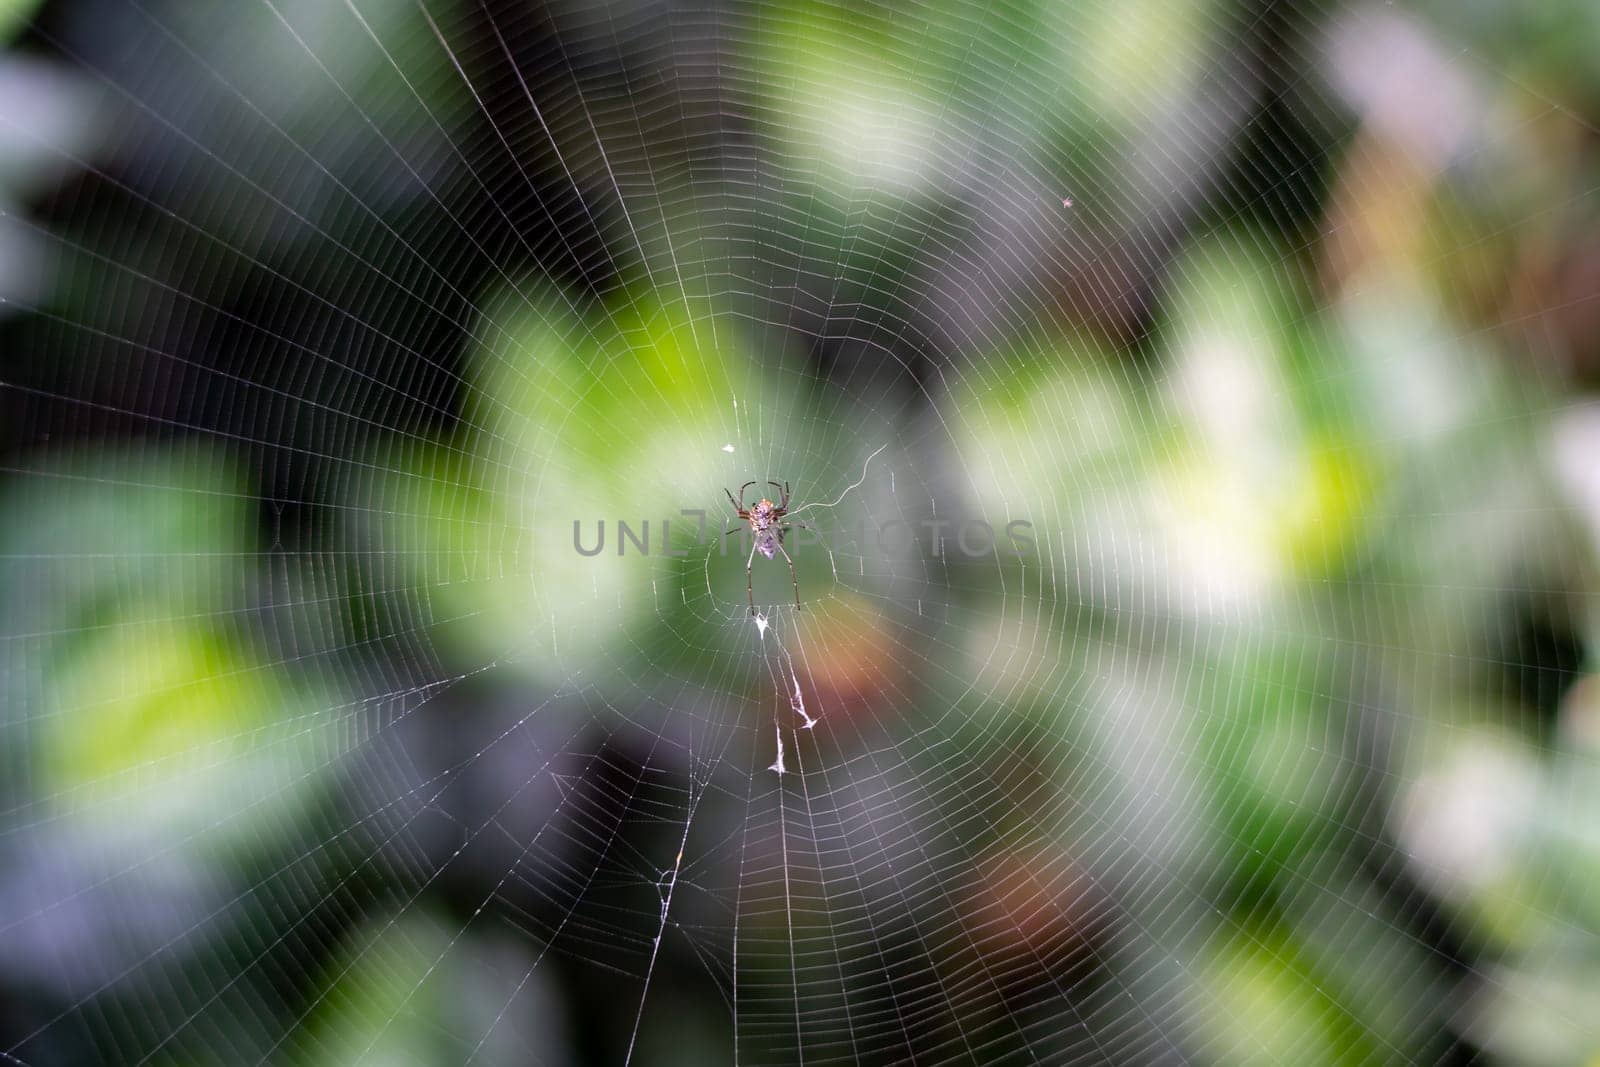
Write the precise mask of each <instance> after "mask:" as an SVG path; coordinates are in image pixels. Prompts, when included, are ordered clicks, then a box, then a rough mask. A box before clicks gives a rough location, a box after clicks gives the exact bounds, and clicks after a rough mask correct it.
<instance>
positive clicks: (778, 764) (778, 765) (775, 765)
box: [767, 722, 784, 775]
mask: <svg viewBox="0 0 1600 1067" xmlns="http://www.w3.org/2000/svg"><path fill="white" fill-rule="evenodd" d="M772 736H773V737H775V738H777V739H778V758H777V759H776V760H774V761H773V762H772V764H771V765H770V766H769V767H767V770H769V771H777V772H778V773H779V774H780V775H781V774H783V773H784V766H783V731H782V730H781V729H779V728H778V724H777V723H776V722H774V723H773V724H772Z"/></svg>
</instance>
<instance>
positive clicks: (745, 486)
mask: <svg viewBox="0 0 1600 1067" xmlns="http://www.w3.org/2000/svg"><path fill="white" fill-rule="evenodd" d="M755 484H756V480H755V479H754V478H752V479H750V480H749V481H748V482H745V483H744V484H743V485H741V486H740V487H739V504H738V507H739V517H740V518H743V517H744V514H745V511H744V491H745V490H746V489H748V488H750V487H751V486H752V485H755Z"/></svg>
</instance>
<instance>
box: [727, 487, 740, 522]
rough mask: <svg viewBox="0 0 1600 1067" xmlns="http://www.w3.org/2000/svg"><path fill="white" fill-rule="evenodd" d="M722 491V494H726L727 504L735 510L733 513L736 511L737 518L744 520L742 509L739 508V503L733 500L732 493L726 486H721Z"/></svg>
mask: <svg viewBox="0 0 1600 1067" xmlns="http://www.w3.org/2000/svg"><path fill="white" fill-rule="evenodd" d="M722 491H723V492H724V493H727V494H728V503H730V504H732V505H733V510H735V511H737V512H738V513H739V517H740V518H744V508H741V507H740V506H739V502H738V501H737V500H735V499H733V491H732V490H730V489H729V488H728V487H727V486H723V487H722Z"/></svg>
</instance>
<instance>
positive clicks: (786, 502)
mask: <svg viewBox="0 0 1600 1067" xmlns="http://www.w3.org/2000/svg"><path fill="white" fill-rule="evenodd" d="M782 507H783V510H784V511H788V510H789V483H788V482H784V483H783V504H782Z"/></svg>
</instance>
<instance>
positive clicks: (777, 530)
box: [723, 480, 810, 615]
mask: <svg viewBox="0 0 1600 1067" xmlns="http://www.w3.org/2000/svg"><path fill="white" fill-rule="evenodd" d="M755 484H756V483H755V481H754V480H751V481H748V482H745V483H744V485H742V486H740V487H739V499H738V500H735V499H734V498H733V493H732V491H730V490H728V489H724V490H723V492H724V493H727V494H728V503H730V504H732V505H733V510H734V511H737V512H738V513H739V518H741V519H743V520H744V521H745V522H747V523H749V524H750V533H751V535H752V536H753V537H754V538H755V544H753V545H751V546H750V558H749V559H747V560H745V562H744V593H745V597H746V599H748V600H749V601H750V614H752V615H754V614H755V613H756V594H755V580H754V576H753V571H754V568H755V562H756V553H757V552H760V553H761V554H762V555H763V556H766V557H767V558H768V559H771V558H772V557H773V554H774V553H777V552H782V553H783V558H784V560H785V561H786V562H787V563H788V564H789V580H790V581H792V582H794V606H795V610H796V611H798V610H800V579H799V578H798V577H796V576H795V573H794V560H792V559H790V558H789V553H788V552H786V551H784V547H783V535H784V534H786V533H788V532H789V531H790V530H791V529H793V528H795V527H799V528H800V529H802V530H809V529H810V527H809V526H805V525H803V524H801V523H798V522H784V521H782V520H783V517H784V515H786V514H788V511H789V483H788V482H784V483H783V484H782V485H779V484H778V483H777V482H768V483H767V484H768V485H770V486H772V488H774V489H781V490H782V491H783V499H782V500H780V501H779V502H778V503H776V504H774V503H773V502H772V501H770V500H768V499H767V498H766V497H762V498H761V502H760V503H758V504H756V505H755V506H754V507H750V508H747V507H745V506H744V494H745V490H747V489H749V488H750V487H751V486H752V485H755ZM742 529H744V527H742V526H735V527H734V528H733V529H731V530H729V531H728V532H727V533H725V534H723V536H724V537H726V536H728V534H735V533H738V532H739V531H740V530H742Z"/></svg>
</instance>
